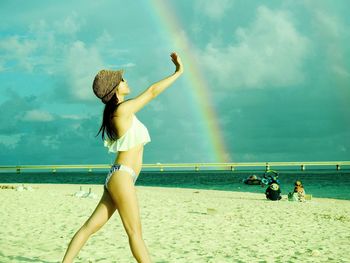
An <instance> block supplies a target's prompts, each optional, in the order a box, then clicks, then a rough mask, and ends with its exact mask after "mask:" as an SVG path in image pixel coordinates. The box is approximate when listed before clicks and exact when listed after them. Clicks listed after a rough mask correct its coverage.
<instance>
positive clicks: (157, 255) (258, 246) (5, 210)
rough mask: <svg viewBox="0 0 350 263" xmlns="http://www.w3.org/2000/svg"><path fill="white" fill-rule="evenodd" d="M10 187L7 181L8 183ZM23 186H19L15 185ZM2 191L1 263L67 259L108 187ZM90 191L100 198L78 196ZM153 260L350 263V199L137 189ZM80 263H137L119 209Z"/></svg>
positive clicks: (82, 254)
mask: <svg viewBox="0 0 350 263" xmlns="http://www.w3.org/2000/svg"><path fill="white" fill-rule="evenodd" d="M2 185H6V184H2ZM8 185H11V186H18V185H19V184H8ZM24 186H26V187H28V186H30V187H32V189H33V190H32V191H29V190H24V191H16V190H14V189H0V207H1V213H0V221H1V225H0V235H1V236H0V262H4V263H7V262H46V263H48V262H52V263H53V262H60V260H61V259H62V257H63V255H64V253H65V250H66V248H67V245H68V243H69V241H70V240H71V238H72V236H73V235H74V233H75V232H76V231H77V230H78V229H79V227H80V226H81V225H82V224H83V223H84V222H85V220H86V219H87V218H88V217H89V216H90V214H91V213H92V212H93V210H94V209H95V207H96V205H97V203H98V201H99V199H100V197H101V195H102V192H103V186H102V185H53V184H51V185H50V184H47V185H45V184H30V185H29V184H25V185H24ZM80 186H82V187H83V190H85V191H88V190H89V188H91V190H92V192H93V193H95V194H96V195H97V198H96V199H94V198H79V197H76V196H74V195H73V194H74V193H75V192H77V191H79V188H80ZM136 189H137V194H138V198H139V205H140V209H141V217H142V226H143V236H144V239H145V241H146V244H147V245H148V248H149V251H150V253H151V256H152V259H153V262H157V263H166V262H186V263H188V262H199V263H200V262H213V263H214V262H215V263H217V262H219V263H220V262H350V255H349V250H350V231H349V230H350V201H345V200H334V199H318V198H313V199H312V200H311V201H307V202H305V203H298V202H289V201H287V200H286V196H285V195H284V196H283V199H282V200H281V201H277V202H272V201H267V200H265V197H264V195H262V194H255V193H244V192H228V191H214V190H198V189H179V188H160V187H141V186H136ZM75 262H84V263H86V262H106V263H111V262H120V263H124V262H125V263H130V262H136V261H135V260H134V259H133V257H132V254H131V251H130V249H129V244H128V239H127V235H126V233H125V231H124V229H123V225H122V222H121V220H120V218H119V214H118V213H117V212H116V213H115V214H114V215H113V216H112V217H111V219H110V220H109V221H108V223H107V224H106V225H105V226H104V227H103V228H102V229H101V230H100V231H99V232H97V233H95V234H94V235H93V236H92V237H91V238H90V239H89V240H88V241H87V243H86V245H85V246H84V247H83V249H82V250H81V251H80V254H79V255H78V257H77V258H76V260H75Z"/></svg>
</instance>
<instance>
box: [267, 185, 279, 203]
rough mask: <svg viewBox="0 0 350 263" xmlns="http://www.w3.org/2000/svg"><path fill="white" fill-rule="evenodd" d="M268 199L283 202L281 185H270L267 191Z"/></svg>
mask: <svg viewBox="0 0 350 263" xmlns="http://www.w3.org/2000/svg"><path fill="white" fill-rule="evenodd" d="M265 195H266V198H267V199H269V200H272V201H277V200H281V198H282V197H281V188H280V186H279V184H277V183H272V184H270V185H269V186H268V187H267V189H266V191H265Z"/></svg>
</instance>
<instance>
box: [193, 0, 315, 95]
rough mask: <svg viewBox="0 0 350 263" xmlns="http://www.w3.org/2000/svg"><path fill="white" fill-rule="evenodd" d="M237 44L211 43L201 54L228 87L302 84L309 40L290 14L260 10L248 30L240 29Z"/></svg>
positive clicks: (208, 67)
mask: <svg viewBox="0 0 350 263" xmlns="http://www.w3.org/2000/svg"><path fill="white" fill-rule="evenodd" d="M235 36H236V42H234V43H232V44H229V45H227V46H224V47H216V46H214V45H213V44H211V43H209V44H208V45H207V47H206V48H205V50H204V51H201V52H200V54H198V57H200V58H201V60H202V61H203V64H204V66H205V67H206V68H207V70H208V71H209V72H210V75H212V76H215V77H216V78H217V79H216V81H218V82H219V83H220V84H221V85H223V86H226V87H254V88H258V87H264V86H270V87H271V86H288V85H293V84H297V83H300V82H302V81H303V77H304V75H303V70H302V66H303V61H304V58H305V57H306V55H307V50H308V43H309V41H308V39H307V38H306V37H304V36H302V35H301V34H300V33H299V32H298V31H297V30H296V28H295V27H294V25H293V23H292V20H291V18H290V16H289V14H288V13H287V12H284V11H273V10H270V9H268V8H267V7H264V6H261V7H259V8H258V10H257V18H256V20H255V21H254V23H253V24H251V25H250V27H248V28H238V29H237V30H236V32H235Z"/></svg>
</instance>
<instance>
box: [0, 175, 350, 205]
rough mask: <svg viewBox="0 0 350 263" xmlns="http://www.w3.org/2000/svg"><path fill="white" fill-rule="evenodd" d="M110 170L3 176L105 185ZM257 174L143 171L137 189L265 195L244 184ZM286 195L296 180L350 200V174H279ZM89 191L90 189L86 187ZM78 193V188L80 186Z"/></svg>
mask: <svg viewBox="0 0 350 263" xmlns="http://www.w3.org/2000/svg"><path fill="white" fill-rule="evenodd" d="M107 172H108V170H106V171H104V172H101V171H93V172H87V171H83V172H82V171H79V172H78V171H69V172H67V171H60V170H58V171H57V172H56V173H52V172H40V171H35V172H33V171H25V170H22V171H21V173H20V174H17V173H16V172H1V173H0V184H1V183H24V184H77V185H82V186H83V189H84V185H88V184H101V187H102V185H103V183H104V181H105V177H106V175H107ZM252 174H255V175H257V176H259V177H261V176H263V174H264V171H257V170H255V171H228V170H204V171H193V170H191V171H163V172H161V171H142V172H141V173H140V175H139V177H138V180H137V182H136V186H156V187H176V188H193V189H211V190H221V191H237V192H254V193H261V194H262V195H264V192H265V188H264V187H261V186H260V185H246V184H244V183H243V180H244V179H245V178H247V177H248V176H250V175H252ZM278 174H279V180H280V186H281V191H282V194H284V195H286V194H288V192H291V191H292V190H293V185H294V182H295V181H296V180H301V181H302V183H303V185H304V188H305V192H306V193H307V194H312V195H313V197H321V198H335V199H344V200H350V170H349V169H347V170H339V171H336V170H335V169H334V170H309V171H296V170H284V171H278ZM86 187H88V186H86ZM77 190H78V186H77ZM84 190H86V189H84Z"/></svg>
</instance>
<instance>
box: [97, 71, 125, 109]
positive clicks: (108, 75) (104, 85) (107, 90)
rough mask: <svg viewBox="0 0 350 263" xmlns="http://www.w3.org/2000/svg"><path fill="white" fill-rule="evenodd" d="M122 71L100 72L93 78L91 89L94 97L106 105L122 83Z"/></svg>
mask: <svg viewBox="0 0 350 263" xmlns="http://www.w3.org/2000/svg"><path fill="white" fill-rule="evenodd" d="M123 73H124V70H107V69H103V70H100V71H99V72H98V73H97V75H96V76H95V79H94V83H93V84H92V89H93V91H94V93H95V95H96V96H97V97H98V98H100V99H101V100H102V102H103V103H104V104H106V103H107V102H108V101H109V100H110V99H111V98H112V97H113V94H114V93H115V90H116V88H117V86H118V84H119V83H120V82H121V81H122V78H123Z"/></svg>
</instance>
